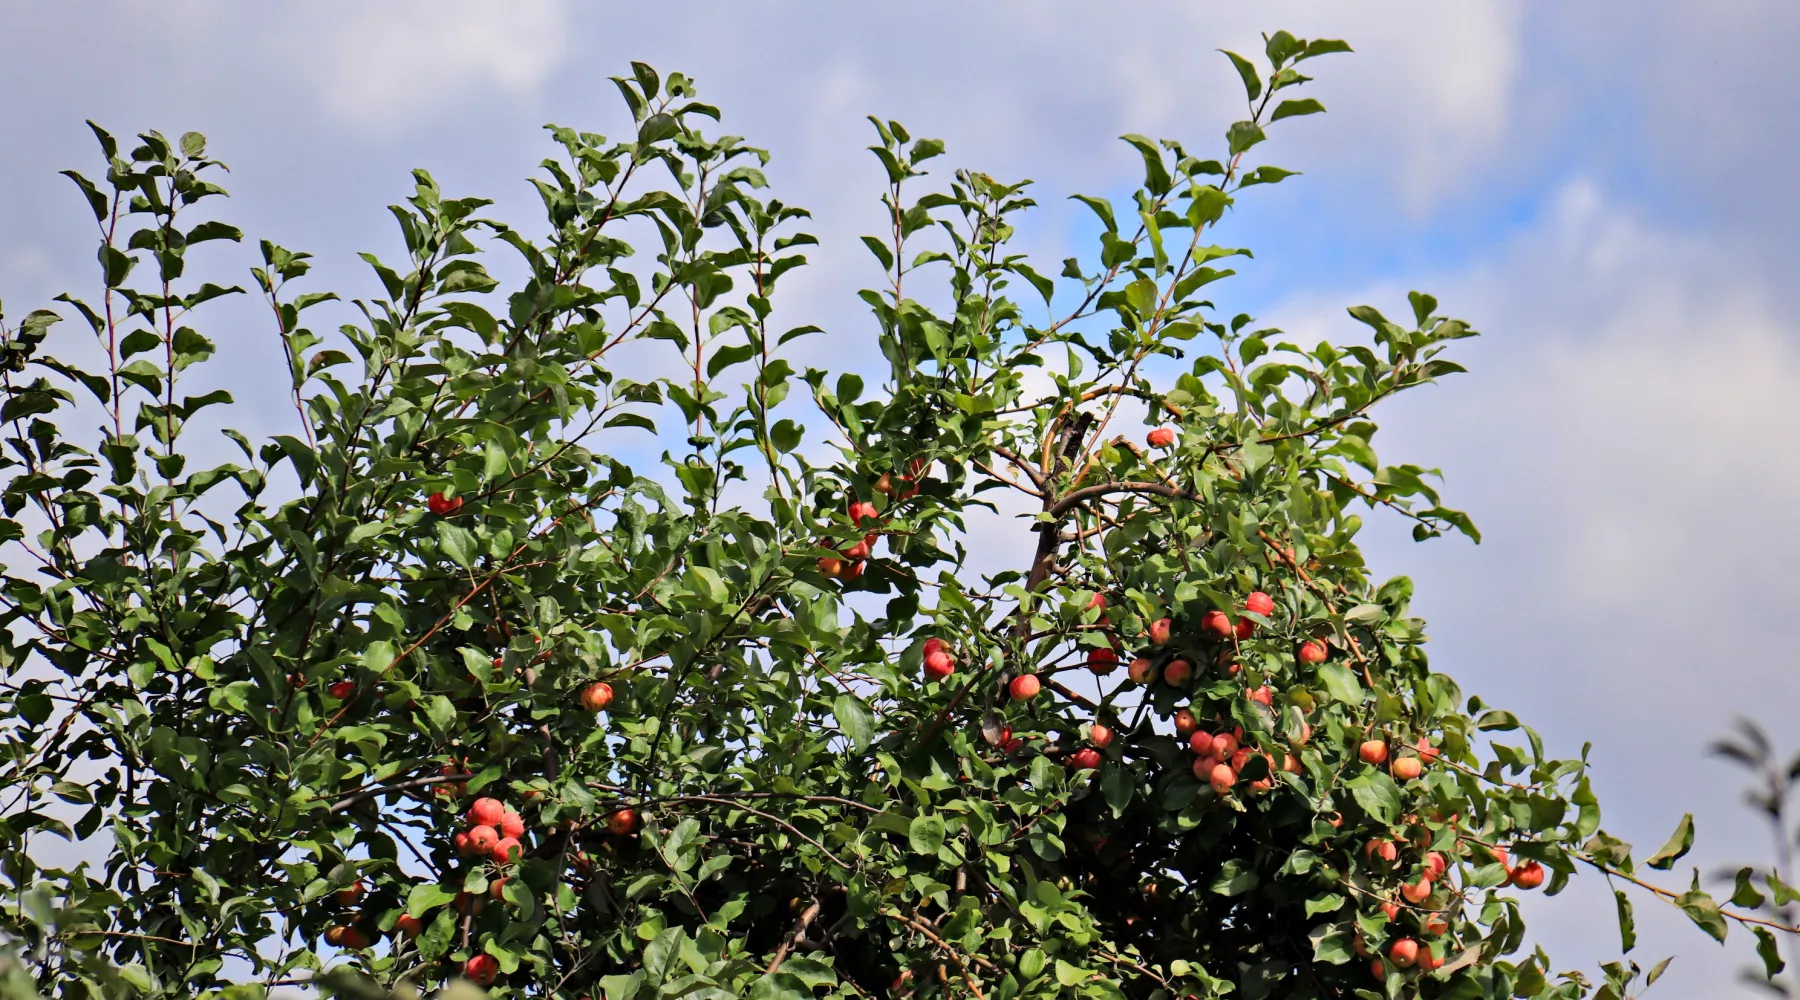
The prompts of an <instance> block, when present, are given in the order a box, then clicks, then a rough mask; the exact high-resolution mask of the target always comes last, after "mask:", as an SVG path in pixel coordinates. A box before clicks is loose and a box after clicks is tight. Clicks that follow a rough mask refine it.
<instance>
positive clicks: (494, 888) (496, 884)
mask: <svg viewBox="0 0 1800 1000" xmlns="http://www.w3.org/2000/svg"><path fill="white" fill-rule="evenodd" d="M505 893H506V879H505V878H497V879H494V880H493V881H491V882H489V883H488V895H490V896H492V897H494V898H495V899H499V900H504V899H505V898H506V895H505Z"/></svg>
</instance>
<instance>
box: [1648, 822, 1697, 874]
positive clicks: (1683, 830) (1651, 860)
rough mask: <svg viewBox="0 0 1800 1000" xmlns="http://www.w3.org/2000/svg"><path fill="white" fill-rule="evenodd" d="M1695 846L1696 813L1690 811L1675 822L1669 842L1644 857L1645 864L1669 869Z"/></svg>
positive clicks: (1664, 869) (1665, 869) (1660, 869)
mask: <svg viewBox="0 0 1800 1000" xmlns="http://www.w3.org/2000/svg"><path fill="white" fill-rule="evenodd" d="M1693 846H1694V814H1693V813H1688V814H1686V815H1684V816H1682V817H1681V822H1680V823H1677V824H1675V832H1674V833H1672V834H1670V835H1669V841H1668V843H1666V844H1664V845H1662V847H1661V848H1659V849H1658V850H1657V852H1656V853H1655V854H1652V855H1650V857H1648V858H1646V859H1644V864H1647V865H1649V866H1650V867H1652V868H1655V869H1657V870H1659V871H1668V870H1669V869H1670V868H1673V867H1675V862H1677V861H1680V860H1681V858H1682V856H1683V855H1685V854H1687V852H1688V851H1689V850H1691V849H1692V848H1693Z"/></svg>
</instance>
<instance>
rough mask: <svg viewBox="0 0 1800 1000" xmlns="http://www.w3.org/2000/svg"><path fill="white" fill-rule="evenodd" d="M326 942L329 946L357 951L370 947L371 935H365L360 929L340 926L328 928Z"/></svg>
mask: <svg viewBox="0 0 1800 1000" xmlns="http://www.w3.org/2000/svg"><path fill="white" fill-rule="evenodd" d="M325 941H326V943H327V944H334V945H337V946H338V947H340V948H346V949H349V950H351V951H357V950H360V949H363V948H367V947H368V946H369V935H367V934H365V933H363V931H362V929H361V928H359V927H350V926H343V925H339V926H337V927H328V928H326V930H325Z"/></svg>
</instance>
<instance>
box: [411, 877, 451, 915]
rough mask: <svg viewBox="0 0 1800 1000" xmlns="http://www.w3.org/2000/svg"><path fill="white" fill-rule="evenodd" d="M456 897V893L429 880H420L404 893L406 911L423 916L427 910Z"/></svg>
mask: <svg viewBox="0 0 1800 1000" xmlns="http://www.w3.org/2000/svg"><path fill="white" fill-rule="evenodd" d="M455 898H456V893H455V892H453V891H451V890H449V889H446V888H444V887H443V886H441V885H437V884H435V883H431V882H421V883H419V884H418V885H415V886H413V887H412V891H411V892H409V893H407V894H406V912H407V913H409V914H411V915H412V916H415V917H423V916H424V915H425V914H426V913H427V912H429V911H431V910H433V909H435V908H437V907H439V906H443V905H444V904H445V903H448V902H450V901H452V900H454V899H455Z"/></svg>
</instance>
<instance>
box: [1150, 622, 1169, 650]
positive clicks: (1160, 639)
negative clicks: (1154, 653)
mask: <svg viewBox="0 0 1800 1000" xmlns="http://www.w3.org/2000/svg"><path fill="white" fill-rule="evenodd" d="M1174 627H1175V622H1174V621H1173V620H1171V619H1168V618H1158V619H1157V620H1155V621H1153V622H1151V623H1150V644H1151V645H1152V646H1166V645H1168V644H1169V631H1170V630H1171V629H1173V628H1174Z"/></svg>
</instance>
